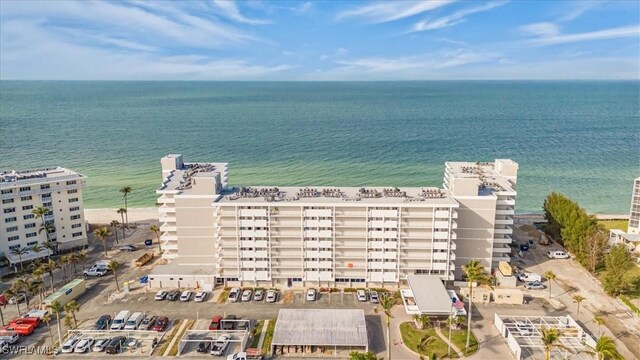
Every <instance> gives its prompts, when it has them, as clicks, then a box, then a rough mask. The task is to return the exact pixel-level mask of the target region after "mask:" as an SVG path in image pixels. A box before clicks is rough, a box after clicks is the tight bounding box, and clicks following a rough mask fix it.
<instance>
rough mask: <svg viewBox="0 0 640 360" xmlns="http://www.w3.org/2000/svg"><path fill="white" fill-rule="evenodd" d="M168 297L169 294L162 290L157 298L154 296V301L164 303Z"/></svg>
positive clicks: (157, 294)
mask: <svg viewBox="0 0 640 360" xmlns="http://www.w3.org/2000/svg"><path fill="white" fill-rule="evenodd" d="M166 297H167V292H166V291H164V290H160V291H158V292H157V293H156V296H154V297H153V299H154V300H156V301H162V300H164V299H166Z"/></svg>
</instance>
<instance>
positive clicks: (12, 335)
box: [0, 331, 20, 345]
mask: <svg viewBox="0 0 640 360" xmlns="http://www.w3.org/2000/svg"><path fill="white" fill-rule="evenodd" d="M19 339H20V335H19V334H18V333H17V332H15V331H0V341H4V343H5V344H8V345H13V344H15V343H17V342H18V340H19Z"/></svg>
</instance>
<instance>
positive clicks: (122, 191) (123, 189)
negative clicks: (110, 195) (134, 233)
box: [120, 186, 133, 228]
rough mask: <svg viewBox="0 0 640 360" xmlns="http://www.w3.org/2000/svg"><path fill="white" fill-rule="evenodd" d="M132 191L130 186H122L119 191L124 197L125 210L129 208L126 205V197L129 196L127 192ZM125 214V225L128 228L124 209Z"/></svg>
mask: <svg viewBox="0 0 640 360" xmlns="http://www.w3.org/2000/svg"><path fill="white" fill-rule="evenodd" d="M132 191H133V189H132V188H131V186H124V187H123V188H122V189H120V192H121V193H122V198H123V199H124V208H125V210H129V207H128V206H127V198H128V197H129V193H131V192H132ZM125 215H126V216H127V219H126V220H125V226H126V227H127V228H128V227H129V215H127V212H126V211H125Z"/></svg>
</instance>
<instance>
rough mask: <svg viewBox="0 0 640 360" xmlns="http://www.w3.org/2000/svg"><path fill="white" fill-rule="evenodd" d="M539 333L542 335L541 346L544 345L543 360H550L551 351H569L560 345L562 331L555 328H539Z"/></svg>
mask: <svg viewBox="0 0 640 360" xmlns="http://www.w3.org/2000/svg"><path fill="white" fill-rule="evenodd" d="M540 332H541V333H542V337H541V340H542V344H543V345H544V359H545V360H549V359H551V351H552V350H553V349H556V348H558V349H564V350H567V351H571V350H570V349H569V348H568V347H566V346H564V345H562V343H560V337H561V336H562V331H560V330H559V329H556V328H547V327H544V326H543V327H541V328H540Z"/></svg>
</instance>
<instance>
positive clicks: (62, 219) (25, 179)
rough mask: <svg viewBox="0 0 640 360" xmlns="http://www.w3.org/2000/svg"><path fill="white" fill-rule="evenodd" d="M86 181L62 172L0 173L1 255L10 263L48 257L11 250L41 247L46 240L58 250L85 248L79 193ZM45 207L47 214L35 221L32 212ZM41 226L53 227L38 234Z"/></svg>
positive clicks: (50, 169) (56, 168) (69, 171)
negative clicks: (38, 245) (50, 225)
mask: <svg viewBox="0 0 640 360" xmlns="http://www.w3.org/2000/svg"><path fill="white" fill-rule="evenodd" d="M85 179H86V178H85V177H84V176H83V175H81V174H78V173H76V172H74V171H71V170H68V169H65V168H62V167H55V168H47V169H38V170H26V171H15V170H12V171H2V172H0V199H1V200H2V213H1V214H0V216H1V218H0V230H1V231H0V252H1V253H3V254H4V255H5V256H6V257H7V258H8V259H9V260H10V261H11V262H12V263H16V262H18V261H19V258H22V261H26V260H28V259H33V258H35V257H41V256H45V255H47V253H48V251H46V250H44V251H42V252H40V253H35V252H33V251H30V252H28V253H26V254H21V255H20V256H17V255H14V254H12V250H14V249H25V248H32V247H33V246H34V245H36V244H40V245H42V244H43V243H45V242H46V241H47V239H48V240H49V241H51V242H53V243H55V244H56V245H57V249H68V248H73V247H79V246H84V245H86V244H87V231H86V227H85V221H84V207H83V201H82V189H83V188H84V187H85ZM38 207H44V208H47V209H48V210H49V213H48V214H47V215H45V216H44V218H43V219H36V216H35V215H34V214H33V213H32V211H33V210H34V209H36V208H38ZM43 222H45V223H50V224H52V225H53V227H52V228H50V231H49V233H48V235H47V232H46V231H44V230H41V229H42V227H43Z"/></svg>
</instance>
